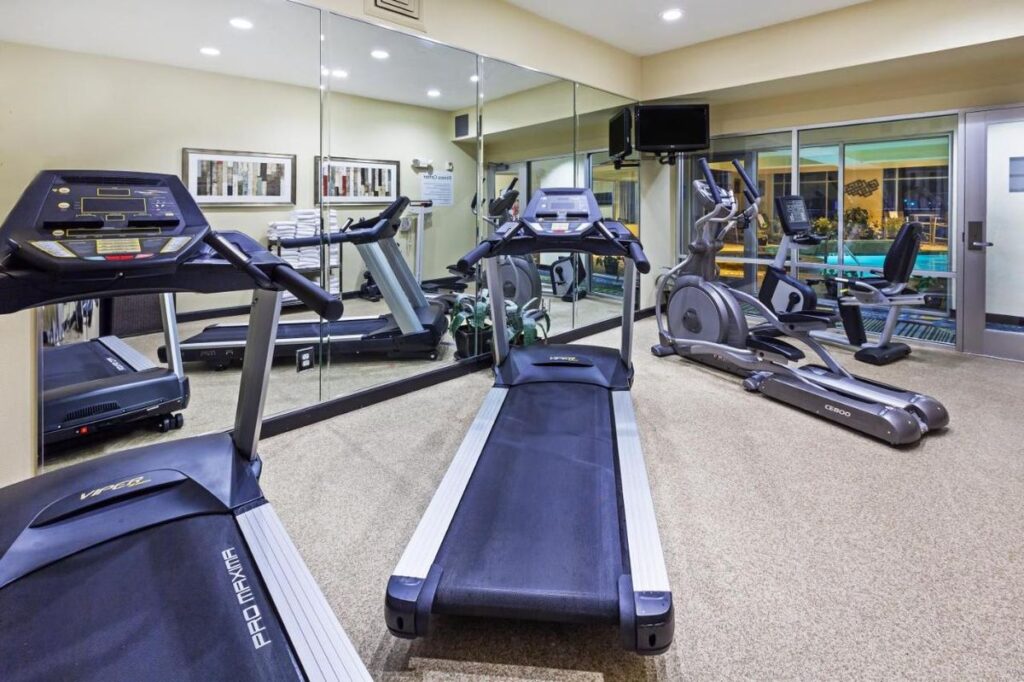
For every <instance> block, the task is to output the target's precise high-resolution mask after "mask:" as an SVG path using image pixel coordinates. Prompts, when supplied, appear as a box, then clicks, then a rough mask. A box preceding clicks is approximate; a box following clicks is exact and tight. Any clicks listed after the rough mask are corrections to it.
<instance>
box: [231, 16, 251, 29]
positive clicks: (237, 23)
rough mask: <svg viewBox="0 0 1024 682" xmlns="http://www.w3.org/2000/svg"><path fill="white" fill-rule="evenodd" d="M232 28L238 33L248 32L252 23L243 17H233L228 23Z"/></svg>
mask: <svg viewBox="0 0 1024 682" xmlns="http://www.w3.org/2000/svg"><path fill="white" fill-rule="evenodd" d="M228 23H229V24H231V26H232V27H234V28H237V29H238V30H239V31H248V30H249V29H250V28H252V22H251V21H249V20H248V19H246V18H245V17H235V18H234V19H232V20H231V21H229V22H228Z"/></svg>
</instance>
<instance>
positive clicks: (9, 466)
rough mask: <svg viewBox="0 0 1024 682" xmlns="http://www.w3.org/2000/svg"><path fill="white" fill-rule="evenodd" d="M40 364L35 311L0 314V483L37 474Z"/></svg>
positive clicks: (5, 483)
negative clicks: (0, 438)
mask: <svg viewBox="0 0 1024 682" xmlns="http://www.w3.org/2000/svg"><path fill="white" fill-rule="evenodd" d="M37 368H38V357H37V355H36V325H35V311H34V310H27V311H23V312H20V313H15V314H14V315H4V316H3V317H0V390H3V395H4V396H5V397H4V400H3V407H2V408H0V432H2V433H3V434H4V447H3V449H2V450H0V487H3V486H5V485H9V484H11V483H15V482H16V481H20V480H22V479H24V478H28V477H30V476H32V475H33V474H35V470H36V462H37V461H38V460H37V450H38V447H39V442H38V440H39V425H38V422H37V421H36V420H37V416H36V405H35V402H34V401H35V398H34V396H35V391H32V390H31V387H32V386H35V385H36V382H37V378H36V377H37Z"/></svg>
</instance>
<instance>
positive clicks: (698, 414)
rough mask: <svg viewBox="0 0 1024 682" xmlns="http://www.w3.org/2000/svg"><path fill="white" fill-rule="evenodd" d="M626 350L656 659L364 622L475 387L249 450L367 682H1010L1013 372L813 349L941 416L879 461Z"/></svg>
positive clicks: (926, 357) (1016, 413) (1017, 530)
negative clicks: (663, 621)
mask: <svg viewBox="0 0 1024 682" xmlns="http://www.w3.org/2000/svg"><path fill="white" fill-rule="evenodd" d="M636 333H637V348H636V353H635V363H636V372H637V375H636V385H635V387H634V390H633V394H634V399H635V402H636V407H637V414H638V418H639V421H640V430H641V435H642V438H643V444H644V448H645V453H646V457H647V466H648V471H649V475H650V478H651V481H652V484H653V486H652V487H653V495H654V500H655V505H656V508H657V512H658V517H659V523H660V528H661V537H662V542H663V544H664V547H665V552H666V561H667V564H668V567H669V572H670V577H671V580H672V587H673V592H674V596H675V606H676V636H675V642H674V644H673V645H672V648H671V650H670V651H669V652H668V653H667V654H665V655H663V656H660V657H657V658H652V659H643V658H639V657H637V656H635V655H632V654H628V653H626V652H623V651H621V650H619V649H618V647H617V644H616V641H615V633H614V632H611V631H609V630H608V629H604V628H585V627H578V626H565V625H546V624H533V623H495V622H483V621H479V622H474V621H465V620H464V621H455V620H448V621H444V620H441V621H438V623H437V627H436V629H435V632H434V636H433V637H432V638H430V639H427V640H417V641H414V642H408V641H404V640H398V639H395V638H394V637H392V636H391V635H390V634H389V633H388V631H387V629H386V628H385V626H384V623H383V595H384V588H385V584H386V581H387V578H388V575H389V574H390V572H391V569H392V568H393V567H394V565H395V562H396V561H397V559H398V557H399V555H400V553H401V551H402V549H403V548H404V546H405V543H406V541H407V540H408V538H409V536H410V535H411V533H412V531H413V529H414V528H415V525H416V523H417V521H418V520H419V518H420V515H421V514H422V512H423V510H424V508H425V507H426V505H427V502H428V501H429V499H430V497H431V495H432V494H433V492H434V489H435V487H436V486H437V484H438V482H439V480H440V479H441V476H442V475H443V473H444V471H445V469H446V468H447V465H448V462H449V460H450V458H451V456H452V454H453V453H454V452H455V449H456V448H457V446H458V444H459V442H460V441H461V440H462V437H463V434H464V432H465V430H466V427H467V426H468V424H469V422H470V421H471V420H472V418H473V416H474V414H475V412H476V410H477V408H478V406H479V404H480V401H481V400H482V398H483V396H484V394H485V393H486V392H487V390H488V388H489V386H490V377H489V373H487V372H481V373H478V374H475V375H472V376H469V377H465V378H463V379H460V380H457V381H452V382H449V383H446V384H442V385H440V386H436V387H433V388H430V389H427V390H424V391H421V392H418V393H414V394H411V395H407V396H404V397H402V398H398V399H395V400H392V401H389V402H387V403H384V404H380V405H376V406H373V407H370V408H366V409H363V410H360V411H358V412H355V413H351V414H348V415H344V416H342V417H339V418H336V419H333V420H330V421H327V422H323V423H320V424H317V425H314V426H311V427H308V428H305V429H303V430H301V431H298V432H292V433H289V434H286V435H283V436H280V437H277V438H274V439H271V440H269V441H266V442H265V443H264V445H263V448H262V452H263V456H264V458H265V460H266V467H265V470H264V471H265V473H264V476H263V480H264V484H265V488H266V492H267V496H268V497H269V499H270V500H271V501H272V502H273V503H274V504H275V506H276V508H277V510H278V512H279V513H280V515H281V517H282V519H283V521H284V523H285V525H286V526H287V528H288V529H289V531H290V532H291V533H292V536H293V537H294V539H295V541H296V544H297V545H298V547H299V549H300V551H301V552H302V554H303V556H304V557H305V558H306V561H307V562H308V563H309V566H310V568H311V570H312V571H313V573H314V575H315V576H316V577H317V579H318V580H319V581H320V584H321V585H322V587H323V589H324V591H325V593H326V594H327V597H328V599H329V601H330V602H331V604H332V606H333V607H334V609H335V610H336V612H337V613H338V615H339V617H340V619H341V621H342V623H343V624H344V625H345V627H346V629H347V631H348V633H349V634H350V636H351V637H352V639H353V641H354V643H355V645H356V647H357V649H358V650H359V652H360V654H361V655H362V656H363V658H364V660H365V661H366V662H367V665H368V666H369V668H370V670H371V672H372V673H373V675H374V677H375V678H378V679H391V680H435V679H457V680H466V679H565V680H597V679H614V680H631V679H648V678H650V679H664V680H680V679H695V680H705V679H739V678H753V679H833V678H842V679H892V678H917V679H922V678H927V679H957V680H964V679H1022V678H1024V577H1022V576H1024V445H1022V443H1024V419H1022V418H1021V411H1020V405H1021V402H1020V398H1019V393H1020V387H1021V385H1022V381H1021V379H1022V378H1024V365H1020V364H1013V363H1008V362H1002V361H998V360H991V359H985V358H977V357H968V356H964V355H960V354H957V353H955V352H952V351H946V350H940V349H936V348H920V349H916V350H915V353H914V355H913V356H911V358H909V359H908V360H905V361H903V362H901V363H898V364H896V365H892V366H889V367H871V366H867V365H862V364H860V363H855V362H854V361H853V360H852V359H851V358H850V356H849V354H848V353H846V352H845V351H836V353H837V354H838V355H839V356H840V357H842V358H843V359H844V361H846V362H847V365H848V366H851V367H854V366H855V369H856V371H857V372H859V373H861V374H863V375H865V376H870V377H874V378H879V379H883V380H885V381H888V382H890V383H894V384H898V385H905V386H907V387H911V388H914V389H916V390H918V391H921V392H925V393H931V394H933V395H935V396H936V397H938V398H940V399H941V400H942V401H943V402H944V403H945V404H946V406H947V407H948V408H949V410H950V412H951V414H952V425H951V427H950V429H949V430H948V431H947V432H946V433H944V434H940V435H934V436H930V437H928V438H926V439H925V440H924V441H923V442H922V443H921V444H920V445H918V446H916V447H911V448H907V449H892V448H890V447H888V446H886V445H884V444H882V443H878V442H875V441H872V440H870V439H867V438H865V437H863V436H861V435H859V434H857V433H854V432H850V431H846V430H844V429H842V428H839V427H836V426H834V425H832V424H831V423H828V422H824V421H821V420H819V419H817V418H815V417H813V416H810V415H807V414H804V413H801V412H798V411H795V410H793V409H791V408H788V407H786V406H785V405H782V404H778V403H773V402H772V401H770V400H768V399H767V398H764V397H762V396H760V395H757V394H749V393H746V392H744V391H743V390H742V388H740V386H739V382H738V380H737V379H736V378H735V377H732V376H729V375H724V374H720V373H717V372H714V371H712V370H707V369H702V368H699V367H696V366H693V365H691V364H690V363H686V362H684V361H682V360H680V359H678V358H664V359H656V358H654V357H652V356H651V355H650V354H649V353H648V352H647V344H649V343H650V342H651V341H652V340H653V339H654V337H655V332H654V325H653V321H651V320H646V321H643V322H641V323H638V324H637V327H636ZM593 341H594V342H596V343H600V344H602V345H615V344H616V343H617V341H618V331H617V330H615V331H612V332H607V333H605V334H602V335H600V336H598V337H595V338H594V339H593Z"/></svg>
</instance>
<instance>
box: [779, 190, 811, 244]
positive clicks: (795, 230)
mask: <svg viewBox="0 0 1024 682" xmlns="http://www.w3.org/2000/svg"><path fill="white" fill-rule="evenodd" d="M775 214H776V215H777V216H778V217H779V222H781V223H782V231H783V232H785V233H786V234H788V235H790V236H793V235H798V234H803V233H806V232H809V231H810V230H811V219H810V217H809V216H808V214H807V203H806V202H805V201H804V198H803V197H801V196H799V195H792V196H784V197H775Z"/></svg>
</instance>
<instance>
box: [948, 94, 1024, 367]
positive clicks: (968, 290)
mask: <svg viewBox="0 0 1024 682" xmlns="http://www.w3.org/2000/svg"><path fill="white" fill-rule="evenodd" d="M966 144H967V147H966V150H967V164H966V176H965V178H966V195H965V206H964V209H965V219H966V220H965V230H964V239H963V242H964V243H963V246H964V249H963V253H964V261H963V264H964V267H963V283H964V302H963V310H962V311H961V314H962V317H963V333H964V350H965V351H967V352H969V353H980V354H983V355H992V356H996V357H1002V358H1010V359H1014V360H1024V108H1022V109H1009V110H1000V111H984V112H978V113H973V114H968V116H967V143H966Z"/></svg>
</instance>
